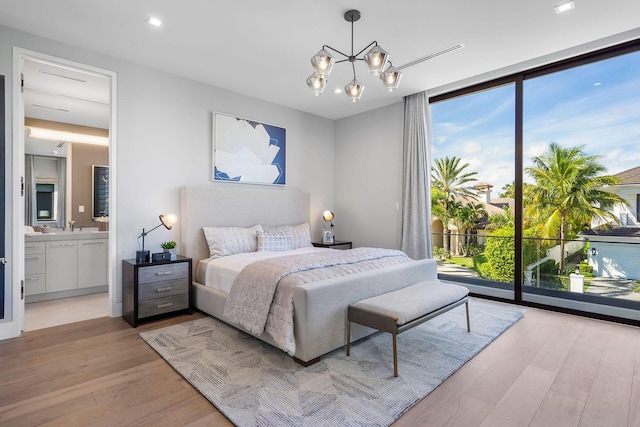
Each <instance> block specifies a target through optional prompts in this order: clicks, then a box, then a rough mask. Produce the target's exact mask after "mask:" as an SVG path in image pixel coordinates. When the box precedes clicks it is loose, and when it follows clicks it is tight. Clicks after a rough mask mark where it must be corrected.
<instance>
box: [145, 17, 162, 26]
mask: <svg viewBox="0 0 640 427" xmlns="http://www.w3.org/2000/svg"><path fill="white" fill-rule="evenodd" d="M147 24H149V25H153V26H154V27H159V26H160V25H162V21H161V20H159V19H158V18H156V17H154V16H150V17H149V19H147Z"/></svg>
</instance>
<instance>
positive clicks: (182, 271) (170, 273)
mask: <svg viewBox="0 0 640 427" xmlns="http://www.w3.org/2000/svg"><path fill="white" fill-rule="evenodd" d="M185 277H186V278H188V277H189V264H188V263H186V262H178V263H172V264H161V265H153V266H149V267H142V268H140V269H139V271H138V284H143V283H153V282H160V281H163V280H173V279H184V278H185Z"/></svg>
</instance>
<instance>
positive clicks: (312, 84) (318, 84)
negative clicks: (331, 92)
mask: <svg viewBox="0 0 640 427" xmlns="http://www.w3.org/2000/svg"><path fill="white" fill-rule="evenodd" d="M327 83H328V80H327V76H325V75H322V74H318V73H316V72H314V73H313V74H311V75H310V76H309V77H308V78H307V86H308V87H309V89H311V90H312V91H313V93H315V94H316V96H318V95H320V94H321V93H322V91H323V90H324V88H325V87H327Z"/></svg>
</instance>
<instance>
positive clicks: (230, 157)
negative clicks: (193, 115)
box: [212, 113, 287, 185]
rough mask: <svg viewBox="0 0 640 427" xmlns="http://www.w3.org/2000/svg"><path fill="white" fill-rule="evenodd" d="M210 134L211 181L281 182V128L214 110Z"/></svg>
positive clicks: (283, 156) (284, 146)
mask: <svg viewBox="0 0 640 427" xmlns="http://www.w3.org/2000/svg"><path fill="white" fill-rule="evenodd" d="M212 134H213V150H212V151H213V181H228V182H241V183H247V184H274V185H285V183H286V159H287V156H286V155H287V131H286V129H285V128H281V127H278V126H274V125H269V124H266V123H260V122H256V121H252V120H247V119H243V118H240V117H234V116H230V115H227V114H222V113H214V114H213V132H212Z"/></svg>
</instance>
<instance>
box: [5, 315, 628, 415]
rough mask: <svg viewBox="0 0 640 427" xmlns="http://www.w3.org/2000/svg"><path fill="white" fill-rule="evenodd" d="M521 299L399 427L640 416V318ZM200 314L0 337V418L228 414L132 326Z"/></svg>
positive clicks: (99, 322)
mask: <svg viewBox="0 0 640 427" xmlns="http://www.w3.org/2000/svg"><path fill="white" fill-rule="evenodd" d="M525 310H526V312H525V317H524V318H523V319H522V320H521V321H520V322H518V323H517V324H515V325H514V326H513V327H511V328H510V329H509V330H507V331H506V332H505V333H504V334H503V335H502V336H501V337H499V338H498V339H497V340H496V341H494V342H493V343H492V344H490V345H489V346H488V347H487V348H486V349H484V350H483V351H482V352H481V353H480V354H478V355H477V356H476V357H475V358H473V359H472V360H470V361H469V362H468V363H467V364H465V365H464V366H463V367H462V368H461V369H460V370H458V371H457V372H456V373H455V374H454V375H452V376H451V377H450V378H449V379H448V380H447V381H445V382H444V383H443V384H442V385H440V387H438V388H437V389H436V390H434V391H433V392H432V393H431V394H430V395H429V396H427V397H426V398H425V399H423V400H422V401H421V402H419V403H418V404H417V405H415V406H414V407H413V408H411V410H409V411H408V412H407V413H406V414H405V415H404V416H403V417H402V418H400V419H399V420H398V421H396V423H395V424H394V426H396V427H407V426H465V427H470V426H509V427H512V426H563V427H564V426H607V427H617V426H621V427H622V426H640V405H639V404H638V402H640V328H636V327H631V326H625V325H619V324H614V323H607V322H601V321H597V320H591V319H585V318H580V317H575V316H570V315H564V314H558V313H553V312H548V311H543V310H538V309H532V308H526V309H525ZM203 316H204V314H202V313H196V314H194V315H193V316H187V315H181V316H176V317H173V318H170V319H164V320H161V321H156V322H150V323H143V324H142V325H140V326H139V327H138V328H137V329H133V328H131V327H130V326H129V325H128V324H127V323H125V322H124V321H123V320H122V319H121V318H117V319H109V318H99V319H92V320H87V321H84V322H79V323H74V324H70V325H63V326H57V327H53V328H48V329H41V330H37V331H31V332H26V333H24V335H23V336H22V337H20V338H16V339H11V340H5V341H0V425H2V426H39V425H50V426H94V425H95V426H129V425H131V426H230V425H232V424H231V423H230V422H229V421H228V420H227V419H226V418H225V417H224V415H222V414H221V413H220V412H218V411H217V410H216V409H215V407H214V406H213V405H211V403H209V401H207V400H206V399H205V398H204V397H202V395H200V393H198V392H197V391H196V390H195V389H194V388H192V387H191V385H190V384H189V383H188V382H186V381H185V380H184V379H183V378H182V377H181V376H180V375H179V374H177V373H176V372H175V371H174V370H173V369H172V368H171V367H170V366H169V365H168V364H166V363H165V362H164V361H163V360H162V358H160V357H159V356H158V355H157V354H156V353H155V351H153V350H152V349H151V348H150V347H149V346H147V344H146V343H145V342H144V341H143V340H142V339H140V337H139V336H138V333H140V332H142V331H145V330H151V329H156V328H160V327H163V326H167V325H172V324H176V323H181V322H184V321H187V320H193V319H196V318H200V317H203Z"/></svg>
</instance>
